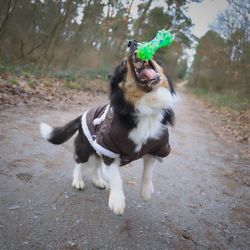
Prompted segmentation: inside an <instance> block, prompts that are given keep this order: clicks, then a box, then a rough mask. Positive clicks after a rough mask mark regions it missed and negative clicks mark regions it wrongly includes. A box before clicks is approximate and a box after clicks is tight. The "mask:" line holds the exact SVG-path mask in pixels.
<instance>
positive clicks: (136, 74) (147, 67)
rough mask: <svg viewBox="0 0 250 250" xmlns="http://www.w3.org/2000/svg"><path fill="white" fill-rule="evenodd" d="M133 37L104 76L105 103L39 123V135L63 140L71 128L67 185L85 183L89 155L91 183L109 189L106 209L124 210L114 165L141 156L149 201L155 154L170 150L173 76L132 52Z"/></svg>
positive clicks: (56, 141)
mask: <svg viewBox="0 0 250 250" xmlns="http://www.w3.org/2000/svg"><path fill="white" fill-rule="evenodd" d="M137 45H138V43H137V41H136V40H131V41H129V43H128V48H127V53H126V56H125V58H124V59H123V60H122V62H121V63H120V64H119V65H118V66H117V67H116V68H115V70H114V73H113V74H112V75H110V76H109V81H110V96H109V100H110V101H109V103H108V104H106V105H102V106H99V107H96V108H92V109H90V110H88V111H86V112H85V113H84V114H82V115H80V116H79V117H77V118H76V119H74V120H73V121H70V122H69V123H67V124H66V125H64V126H62V127H51V126H50V125H48V124H46V123H41V124H40V132H41V135H42V137H43V138H45V139H46V140H47V141H49V142H51V143H53V144H62V143H64V142H65V141H67V140H68V139H69V138H71V137H72V136H73V135H74V134H75V133H76V132H78V135H77V136H76V138H75V141H74V148H75V153H74V159H75V169H74V171H73V182H72V186H73V187H74V188H76V189H78V190H80V189H83V188H84V186H85V184H84V182H83V179H82V173H81V172H82V167H83V166H84V164H85V163H87V162H88V161H89V160H90V159H92V161H93V162H92V165H93V166H92V167H93V184H94V185H95V186H96V187H98V188H102V189H107V188H109V189H110V193H109V201H108V205H109V208H110V209H111V210H112V211H113V212H114V213H115V214H117V215H122V214H123V213H124V209H125V196H124V192H123V185H122V178H121V175H120V170H119V167H120V166H123V165H126V164H128V163H130V162H132V161H135V160H137V159H139V158H143V161H144V167H143V174H142V182H141V188H140V195H141V197H142V198H143V200H145V201H148V200H150V199H151V196H152V194H153V193H154V187H153V183H152V174H153V168H154V163H155V162H156V160H157V159H161V158H164V157H166V156H168V155H169V153H170V145H169V134H168V125H171V126H173V124H174V119H175V116H174V111H173V109H172V105H173V102H174V99H175V96H176V94H175V90H174V86H173V83H172V81H171V80H170V79H169V78H168V77H167V76H166V75H165V74H164V72H163V69H162V67H161V66H160V65H159V64H158V63H157V62H156V61H155V60H153V59H152V60H149V61H147V62H144V61H141V60H140V59H139V58H138V57H137V53H136V49H137Z"/></svg>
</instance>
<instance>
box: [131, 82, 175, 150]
mask: <svg viewBox="0 0 250 250" xmlns="http://www.w3.org/2000/svg"><path fill="white" fill-rule="evenodd" d="M172 103H173V98H172V95H171V94H170V92H169V91H168V89H166V88H163V87H161V88H158V89H157V90H155V91H152V92H150V93H147V94H145V95H144V96H143V97H142V98H141V99H140V101H139V102H138V103H137V104H136V106H135V108H136V110H137V127H136V128H134V129H132V130H131V132H130V133H129V138H130V139H131V140H132V141H133V142H134V143H135V144H136V148H135V151H136V152H138V151H140V149H141V147H142V145H143V144H145V143H146V142H147V140H148V139H157V138H159V137H160V136H161V135H162V133H163V131H164V130H165V129H166V126H165V125H163V124H162V122H161V121H162V119H163V114H162V110H163V109H165V108H168V107H171V106H172Z"/></svg>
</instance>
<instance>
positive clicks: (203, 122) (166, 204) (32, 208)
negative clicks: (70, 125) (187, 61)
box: [0, 93, 250, 250]
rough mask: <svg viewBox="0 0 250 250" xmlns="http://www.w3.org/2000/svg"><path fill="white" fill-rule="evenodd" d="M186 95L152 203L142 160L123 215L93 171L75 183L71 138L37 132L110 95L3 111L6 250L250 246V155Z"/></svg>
mask: <svg viewBox="0 0 250 250" xmlns="http://www.w3.org/2000/svg"><path fill="white" fill-rule="evenodd" d="M181 98H182V101H181V102H180V103H179V104H178V105H177V108H176V117H177V122H176V126H175V128H174V129H170V142H171V146H172V154H171V155H170V156H169V157H168V158H167V159H166V160H164V161H163V162H162V163H159V164H158V165H157V167H156V171H155V176H154V183H155V190H156V193H155V195H154V197H153V198H152V200H151V201H150V202H148V203H144V202H143V201H142V200H141V199H140V197H139V184H140V178H141V162H140V161H138V162H137V163H135V164H133V165H128V166H126V167H124V168H122V176H123V180H124V188H125V194H126V203H127V207H126V211H125V214H124V215H123V216H121V217H119V216H115V215H114V214H113V213H111V212H110V211H109V209H108V206H107V198H108V191H105V190H97V189H95V188H94V187H93V185H92V183H91V178H90V175H89V170H86V172H85V174H84V175H85V178H84V179H85V183H86V186H87V187H86V189H85V190H84V191H81V192H80V191H77V190H75V189H73V188H72V187H71V175H72V170H73V165H74V161H73V158H72V151H73V147H72V146H71V145H72V140H70V141H69V142H67V143H65V144H63V145H61V146H54V145H51V144H48V143H47V142H45V141H44V140H42V139H41V138H40V135H39V130H38V126H39V122H41V121H45V122H49V123H50V124H52V125H59V124H63V123H65V122H66V121H68V120H70V119H72V118H75V117H76V115H78V114H79V113H81V112H82V111H83V110H85V109H87V107H89V106H93V105H94V104H96V103H101V102H103V100H105V99H106V97H104V96H102V95H99V96H97V97H91V96H85V95H84V94H82V98H81V99H80V100H77V101H76V102H75V104H74V103H71V104H70V105H68V104H67V103H64V104H62V105H58V106H56V108H55V107H53V106H50V109H49V108H48V107H46V108H41V107H39V105H32V106H27V105H21V106H16V107H10V108H8V109H6V110H4V111H1V113H0V152H1V153H0V163H1V168H0V191H1V192H0V249H2V250H3V249H8V250H10V249H72V250H73V249H74V250H75V249H177V250H179V249H249V248H250V232H249V223H250V219H249V204H250V203H249V193H250V192H249V162H247V161H246V160H242V159H241V158H240V156H239V154H238V151H237V148H234V147H232V146H229V145H227V144H225V143H224V142H223V141H222V140H220V139H219V138H218V137H217V136H216V134H215V133H214V132H213V119H212V118H211V117H210V115H209V114H208V113H207V112H206V110H204V109H203V108H202V106H201V104H200V102H199V101H197V100H194V99H193V97H191V96H190V95H189V94H187V93H181ZM72 110H73V111H72Z"/></svg>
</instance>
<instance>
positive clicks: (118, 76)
mask: <svg viewBox="0 0 250 250" xmlns="http://www.w3.org/2000/svg"><path fill="white" fill-rule="evenodd" d="M137 45H138V43H137V41H136V40H131V41H129V43H128V48H127V52H126V56H125V58H124V59H123V60H122V62H121V63H120V64H119V65H118V66H117V67H116V69H115V71H114V73H113V74H112V75H110V76H109V79H110V83H111V96H112V94H114V92H115V93H116V96H117V93H118V92H119V93H120V94H119V96H123V98H124V99H125V101H127V102H129V103H131V104H132V105H133V106H135V104H136V103H137V102H138V100H140V99H141V98H142V97H143V96H144V95H145V94H147V93H150V92H152V91H156V90H157V89H158V88H160V87H164V88H167V89H169V92H170V93H171V94H174V93H175V91H174V88H173V84H172V81H171V80H170V79H169V78H167V76H166V75H165V74H164V72H163V69H162V67H161V66H160V65H159V64H158V63H157V62H156V61H155V60H153V59H151V60H149V61H142V60H140V59H139V58H138V56H137V53H136V50H137Z"/></svg>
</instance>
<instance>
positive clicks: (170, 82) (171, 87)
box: [164, 72, 176, 96]
mask: <svg viewBox="0 0 250 250" xmlns="http://www.w3.org/2000/svg"><path fill="white" fill-rule="evenodd" d="M164 74H165V76H166V77H167V80H168V85H169V89H170V93H171V95H173V96H174V95H176V92H175V89H174V83H173V81H172V79H171V78H170V76H169V75H168V74H166V73H165V72H164Z"/></svg>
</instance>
